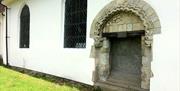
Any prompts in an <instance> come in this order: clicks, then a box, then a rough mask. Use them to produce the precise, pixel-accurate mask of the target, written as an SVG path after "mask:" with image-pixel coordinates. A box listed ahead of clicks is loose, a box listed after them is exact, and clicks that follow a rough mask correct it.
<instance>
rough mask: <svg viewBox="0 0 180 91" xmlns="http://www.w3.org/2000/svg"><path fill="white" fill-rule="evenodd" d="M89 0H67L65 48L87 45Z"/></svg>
mask: <svg viewBox="0 0 180 91" xmlns="http://www.w3.org/2000/svg"><path fill="white" fill-rule="evenodd" d="M86 20H87V0H66V3H65V25H64V28H65V32H64V48H85V47H86Z"/></svg>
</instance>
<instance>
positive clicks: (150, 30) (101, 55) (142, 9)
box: [90, 0, 161, 91]
mask: <svg viewBox="0 0 180 91" xmlns="http://www.w3.org/2000/svg"><path fill="white" fill-rule="evenodd" d="M139 30H141V32H143V34H140V33H141V32H140V33H139V32H137V31H139ZM129 32H130V34H131V33H133V34H139V35H140V37H141V38H140V40H141V51H142V54H141V67H140V68H141V69H139V70H140V71H141V74H140V84H139V85H140V86H133V85H129V84H126V85H124V83H121V84H122V85H120V86H118V87H119V88H121V89H122V90H127V91H129V90H132V89H134V90H137V91H139V90H140V91H141V90H142V91H149V88H150V78H151V77H152V72H151V61H152V42H153V34H158V33H160V32H161V26H160V20H159V18H158V16H157V14H156V12H155V10H154V9H153V8H152V7H151V6H150V5H149V4H148V3H146V2H145V1H143V0H113V1H112V2H110V3H109V4H108V5H106V6H105V7H104V8H103V9H102V10H101V11H100V12H99V13H98V14H97V16H96V17H95V19H94V21H93V23H92V25H91V31H90V37H91V38H93V39H94V45H93V47H92V50H93V51H92V52H91V54H94V56H93V58H95V65H96V68H95V72H94V79H93V80H94V82H95V84H96V85H98V86H102V85H103V84H105V85H107V84H106V83H108V82H109V81H108V78H109V77H110V74H111V70H112V69H111V68H112V65H111V62H110V56H111V55H110V52H111V40H110V38H109V37H108V36H109V35H110V34H111V33H113V34H114V35H115V37H116V38H120V37H122V36H121V34H122V33H123V35H124V34H125V37H128V33H129ZM106 34H107V35H108V36H104V35H106ZM114 35H113V36H114ZM110 37H112V35H110ZM108 84H109V83H108ZM113 84H114V85H115V84H117V83H115V82H113V83H112V85H113Z"/></svg>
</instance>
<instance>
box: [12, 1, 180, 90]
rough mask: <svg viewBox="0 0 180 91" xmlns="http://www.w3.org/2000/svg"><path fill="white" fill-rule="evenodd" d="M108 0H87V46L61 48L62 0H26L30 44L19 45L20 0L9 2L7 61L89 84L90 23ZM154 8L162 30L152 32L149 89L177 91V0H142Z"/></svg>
mask: <svg viewBox="0 0 180 91" xmlns="http://www.w3.org/2000/svg"><path fill="white" fill-rule="evenodd" d="M110 1H111V0H88V18H87V48H86V49H64V48H63V34H64V32H63V25H64V24H63V21H64V20H63V17H64V16H63V15H64V11H63V10H64V8H63V2H64V0H53V1H52V0H43V1H42V0H29V1H28V2H26V3H27V4H28V5H29V7H30V13H31V24H30V26H31V28H30V48H29V49H20V48H19V15H20V10H21V8H22V6H23V0H18V2H16V3H14V4H12V5H11V6H10V8H11V9H10V12H9V14H10V16H9V19H10V24H9V36H10V39H9V42H10V46H9V47H10V52H9V56H10V59H9V61H10V64H11V65H13V66H19V67H25V68H28V69H32V70H37V71H40V72H45V73H49V74H53V75H57V76H60V77H64V78H68V79H72V80H76V81H80V82H83V83H87V84H93V83H92V81H91V79H92V71H93V70H94V60H93V59H91V58H89V53H90V48H91V45H92V44H93V40H92V39H90V38H89V34H90V26H91V23H92V21H93V19H94V17H95V16H96V15H97V13H98V12H99V11H100V10H101V9H102V8H103V7H104V6H105V5H106V4H108V3H109V2H110ZM146 1H147V2H148V3H149V4H150V5H151V6H152V7H153V8H154V9H155V10H156V12H157V14H158V16H159V18H160V21H161V25H162V33H161V34H160V35H155V36H154V44H153V54H154V56H153V57H154V58H153V62H152V71H153V72H154V77H153V78H152V79H151V91H179V86H180V83H179V80H180V79H179V76H180V75H179V71H180V70H179V67H180V63H179V55H180V53H179V46H180V45H179V44H180V40H179V39H180V38H179V36H180V32H179V26H178V25H179V24H180V22H179V11H180V8H179V0H164V1H162V0H146Z"/></svg>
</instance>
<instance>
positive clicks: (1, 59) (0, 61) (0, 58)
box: [0, 55, 3, 65]
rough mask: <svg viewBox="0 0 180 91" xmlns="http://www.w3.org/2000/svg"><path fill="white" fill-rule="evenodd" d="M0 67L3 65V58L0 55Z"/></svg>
mask: <svg viewBox="0 0 180 91" xmlns="http://www.w3.org/2000/svg"><path fill="white" fill-rule="evenodd" d="M0 65H3V58H2V56H1V55H0Z"/></svg>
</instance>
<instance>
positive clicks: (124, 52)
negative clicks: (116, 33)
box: [109, 37, 142, 87]
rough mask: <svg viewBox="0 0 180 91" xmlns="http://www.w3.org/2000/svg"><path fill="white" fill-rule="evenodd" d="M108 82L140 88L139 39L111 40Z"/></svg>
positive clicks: (140, 54) (140, 55)
mask: <svg viewBox="0 0 180 91" xmlns="http://www.w3.org/2000/svg"><path fill="white" fill-rule="evenodd" d="M110 41H111V51H110V63H111V74H110V78H109V79H110V80H111V81H115V82H119V83H122V84H127V85H132V86H138V87H139V86H140V83H141V62H142V58H141V57H142V53H141V50H142V49H141V37H127V38H112V39H110Z"/></svg>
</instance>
